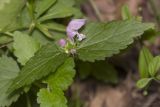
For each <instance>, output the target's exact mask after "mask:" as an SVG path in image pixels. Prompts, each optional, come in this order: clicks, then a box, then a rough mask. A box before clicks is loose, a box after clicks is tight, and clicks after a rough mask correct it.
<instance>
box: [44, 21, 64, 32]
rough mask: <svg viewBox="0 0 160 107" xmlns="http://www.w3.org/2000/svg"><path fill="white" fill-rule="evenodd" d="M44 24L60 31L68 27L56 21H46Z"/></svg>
mask: <svg viewBox="0 0 160 107" xmlns="http://www.w3.org/2000/svg"><path fill="white" fill-rule="evenodd" d="M44 25H45V26H46V28H48V29H49V30H56V31H60V32H65V31H66V27H65V26H64V25H62V24H59V23H56V22H48V23H45V24H44Z"/></svg>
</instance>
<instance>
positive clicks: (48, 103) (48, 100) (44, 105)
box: [37, 89, 67, 107]
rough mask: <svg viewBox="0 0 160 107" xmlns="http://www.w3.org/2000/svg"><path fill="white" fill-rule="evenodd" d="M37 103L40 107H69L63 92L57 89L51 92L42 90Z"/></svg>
mask: <svg viewBox="0 0 160 107" xmlns="http://www.w3.org/2000/svg"><path fill="white" fill-rule="evenodd" d="M37 102H38V103H39V104H40V107H67V100H66V98H65V97H64V93H63V91H62V90H59V89H55V90H53V92H50V91H49V90H47V89H41V90H40V92H39V93H38V99H37Z"/></svg>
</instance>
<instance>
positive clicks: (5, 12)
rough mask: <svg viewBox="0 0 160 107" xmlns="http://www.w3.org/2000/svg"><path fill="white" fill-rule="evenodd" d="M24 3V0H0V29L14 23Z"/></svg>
mask: <svg viewBox="0 0 160 107" xmlns="http://www.w3.org/2000/svg"><path fill="white" fill-rule="evenodd" d="M24 3H25V0H0V31H3V30H5V29H7V27H8V26H10V25H11V24H12V23H14V21H15V20H16V18H17V16H18V14H19V13H20V11H21V9H22V7H23V6H24Z"/></svg>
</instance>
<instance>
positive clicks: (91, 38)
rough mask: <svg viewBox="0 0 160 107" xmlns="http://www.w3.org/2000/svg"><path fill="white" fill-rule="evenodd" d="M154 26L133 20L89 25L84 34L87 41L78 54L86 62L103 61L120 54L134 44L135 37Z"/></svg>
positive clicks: (78, 50)
mask: <svg viewBox="0 0 160 107" xmlns="http://www.w3.org/2000/svg"><path fill="white" fill-rule="evenodd" d="M153 27H154V25H153V24H148V23H141V22H137V21H133V20H126V21H114V22H110V23H89V24H88V25H86V28H85V30H84V31H83V34H85V35H86V39H85V40H84V41H83V42H82V43H81V44H79V46H78V48H77V53H78V56H79V58H80V59H82V60H85V61H94V60H103V59H104V58H105V57H111V56H112V55H113V54H117V53H119V51H120V50H122V49H125V48H127V46H128V45H130V44H131V43H133V40H134V38H135V37H138V36H140V35H142V34H143V33H144V31H146V30H148V29H150V28H153Z"/></svg>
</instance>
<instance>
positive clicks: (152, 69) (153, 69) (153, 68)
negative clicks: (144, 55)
mask: <svg viewBox="0 0 160 107" xmlns="http://www.w3.org/2000/svg"><path fill="white" fill-rule="evenodd" d="M148 69H149V73H150V75H151V76H152V77H154V76H155V75H156V74H157V72H158V70H159V69H160V56H156V57H155V58H153V59H152V61H151V62H150V63H149V66H148Z"/></svg>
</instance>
